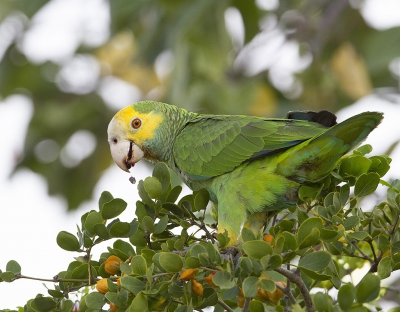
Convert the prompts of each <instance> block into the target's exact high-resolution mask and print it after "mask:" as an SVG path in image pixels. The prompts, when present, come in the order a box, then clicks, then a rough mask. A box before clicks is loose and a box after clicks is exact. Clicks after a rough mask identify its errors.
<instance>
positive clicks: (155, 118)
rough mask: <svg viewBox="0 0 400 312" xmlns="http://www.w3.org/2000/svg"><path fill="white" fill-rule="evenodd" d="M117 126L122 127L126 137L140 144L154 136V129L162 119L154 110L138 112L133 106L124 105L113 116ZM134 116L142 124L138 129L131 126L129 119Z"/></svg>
mask: <svg viewBox="0 0 400 312" xmlns="http://www.w3.org/2000/svg"><path fill="white" fill-rule="evenodd" d="M114 118H115V120H117V121H118V123H119V126H120V127H121V128H123V129H124V132H125V133H126V138H127V139H128V140H133V141H134V142H135V143H136V144H138V145H141V144H143V143H144V142H145V141H146V140H149V139H152V138H154V135H155V131H156V130H157V129H158V127H159V125H160V123H161V122H162V121H163V116H162V115H161V114H157V113H155V112H150V113H139V112H137V111H136V110H135V109H134V108H133V106H128V107H125V108H124V109H122V110H120V111H119V112H118V113H117V114H116V115H115V116H114ZM134 118H140V119H141V120H142V126H141V127H140V128H139V129H138V130H133V129H132V128H131V121H132V119H134Z"/></svg>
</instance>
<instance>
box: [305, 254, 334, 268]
mask: <svg viewBox="0 0 400 312" xmlns="http://www.w3.org/2000/svg"><path fill="white" fill-rule="evenodd" d="M330 261H331V255H330V253H328V252H326V251H316V252H312V253H310V254H308V255H306V256H304V257H302V258H301V259H300V261H299V267H300V268H305V269H308V270H313V271H316V272H318V271H321V270H323V269H325V268H326V267H327V266H328V265H329V262H330Z"/></svg>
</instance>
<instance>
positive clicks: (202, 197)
mask: <svg viewBox="0 0 400 312" xmlns="http://www.w3.org/2000/svg"><path fill="white" fill-rule="evenodd" d="M193 195H194V211H200V210H204V209H206V207H207V204H208V201H209V200H210V194H209V193H208V191H207V190H205V189H200V190H198V191H196V192H195V193H193Z"/></svg>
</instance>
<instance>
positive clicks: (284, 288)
mask: <svg viewBox="0 0 400 312" xmlns="http://www.w3.org/2000/svg"><path fill="white" fill-rule="evenodd" d="M289 282H290V281H289V280H288V284H287V285H286V287H283V286H281V285H279V284H276V283H275V286H276V288H278V289H280V290H282V292H283V293H284V294H285V295H286V297H288V298H289V300H290V301H291V302H292V303H293V304H297V301H296V299H295V298H294V296H293V294H292V292H291V290H290V287H289V288H288V287H287V286H288V285H290V284H289Z"/></svg>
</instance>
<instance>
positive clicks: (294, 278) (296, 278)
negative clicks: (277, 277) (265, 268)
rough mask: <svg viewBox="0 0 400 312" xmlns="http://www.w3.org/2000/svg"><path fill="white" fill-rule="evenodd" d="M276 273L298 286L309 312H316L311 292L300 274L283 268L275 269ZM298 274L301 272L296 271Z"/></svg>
mask: <svg viewBox="0 0 400 312" xmlns="http://www.w3.org/2000/svg"><path fill="white" fill-rule="evenodd" d="M274 271H276V272H278V273H280V274H282V275H283V276H285V277H286V278H287V279H288V280H289V281H291V282H292V283H294V284H296V286H297V288H298V289H299V291H300V293H301V295H302V296H303V299H304V303H305V305H306V311H307V312H315V311H316V310H315V308H314V304H313V302H312V299H311V295H310V292H309V291H308V289H307V287H306V285H305V284H304V282H303V280H302V279H301V277H300V275H299V274H297V273H295V272H292V271H289V270H286V269H283V268H276V269H274ZM296 272H299V271H296Z"/></svg>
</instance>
